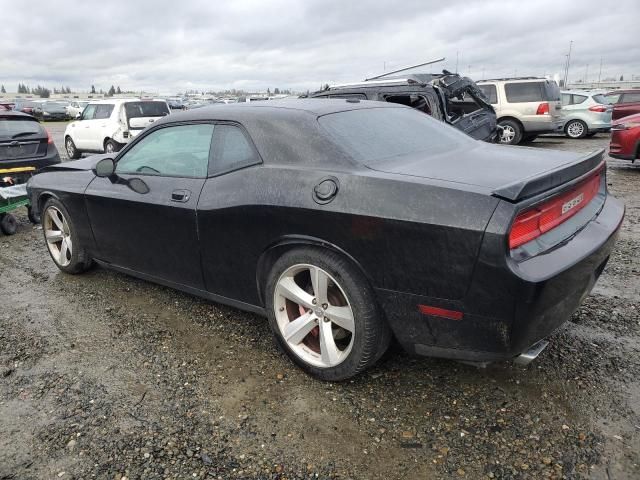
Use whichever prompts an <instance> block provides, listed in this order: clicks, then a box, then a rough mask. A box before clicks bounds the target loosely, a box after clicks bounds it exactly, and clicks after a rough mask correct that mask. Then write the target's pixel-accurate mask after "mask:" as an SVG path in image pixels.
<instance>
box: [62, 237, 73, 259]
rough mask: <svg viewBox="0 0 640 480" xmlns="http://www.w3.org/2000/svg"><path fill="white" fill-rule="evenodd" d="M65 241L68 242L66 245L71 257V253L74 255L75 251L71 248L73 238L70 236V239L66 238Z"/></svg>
mask: <svg viewBox="0 0 640 480" xmlns="http://www.w3.org/2000/svg"><path fill="white" fill-rule="evenodd" d="M64 241H65V242H66V244H67V249H68V250H69V255H71V253H72V251H73V250H72V248H71V246H72V245H71V236H69V237H67V238H65V239H64Z"/></svg>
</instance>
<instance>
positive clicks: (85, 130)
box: [64, 99, 170, 159]
mask: <svg viewBox="0 0 640 480" xmlns="http://www.w3.org/2000/svg"><path fill="white" fill-rule="evenodd" d="M169 112H170V111H169V106H168V105H167V102H166V101H165V100H140V99H117V100H100V101H95V102H90V103H89V104H88V105H87V106H86V107H85V108H84V110H83V112H82V115H81V116H80V117H79V118H78V120H76V121H74V122H71V123H70V124H69V125H67V128H66V130H65V132H64V146H65V150H66V151H67V155H68V156H69V158H72V159H76V158H80V155H82V153H84V152H94V153H113V152H117V151H118V150H120V149H121V148H122V147H123V146H124V145H126V144H127V143H129V142H130V141H131V139H132V138H134V137H135V136H136V135H138V133H140V132H141V131H142V130H144V128H145V127H147V126H149V125H151V124H152V123H153V122H155V121H156V120H157V119H159V118H162V117H164V116H166V115H169Z"/></svg>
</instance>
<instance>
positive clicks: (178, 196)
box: [171, 190, 191, 202]
mask: <svg viewBox="0 0 640 480" xmlns="http://www.w3.org/2000/svg"><path fill="white" fill-rule="evenodd" d="M189 198H191V192H190V191H189V190H174V191H173V192H171V201H172V202H188V201H189Z"/></svg>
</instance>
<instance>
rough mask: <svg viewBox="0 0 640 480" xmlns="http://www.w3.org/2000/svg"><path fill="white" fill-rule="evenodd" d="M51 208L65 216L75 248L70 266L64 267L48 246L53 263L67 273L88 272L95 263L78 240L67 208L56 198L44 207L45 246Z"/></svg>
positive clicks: (43, 228)
mask: <svg viewBox="0 0 640 480" xmlns="http://www.w3.org/2000/svg"><path fill="white" fill-rule="evenodd" d="M50 208H55V209H57V210H58V211H59V212H60V213H61V214H62V215H63V216H64V219H65V220H66V222H67V225H68V227H69V235H70V237H71V242H72V245H73V248H71V259H70V263H69V264H68V265H62V264H61V263H60V262H59V261H58V259H56V258H55V257H54V255H53V253H52V251H51V248H49V246H48V245H47V250H48V251H49V255H50V256H51V259H52V260H53V263H55V264H56V266H57V267H58V268H59V269H60V270H62V271H63V272H65V273H71V274H76V273H82V272H85V271H87V270H88V269H89V268H91V266H92V264H93V261H92V260H91V258H90V257H89V255H88V254H87V252H86V250H85V249H84V247H83V246H82V242H81V241H80V239H79V238H78V233H77V231H76V228H75V224H74V223H73V219H72V218H71V216H70V215H69V212H68V210H67V209H66V208H65V206H64V204H63V203H62V202H60V201H59V200H57V199H55V198H49V199H48V200H47V201H46V202H45V204H44V206H43V207H42V220H43V221H42V233H43V236H44V241H45V244H46V242H47V230H46V226H47V219H46V217H47V215H48V210H49V209H50Z"/></svg>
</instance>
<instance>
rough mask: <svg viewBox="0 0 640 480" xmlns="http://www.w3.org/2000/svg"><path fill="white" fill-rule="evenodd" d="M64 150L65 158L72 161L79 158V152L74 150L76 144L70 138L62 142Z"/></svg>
mask: <svg viewBox="0 0 640 480" xmlns="http://www.w3.org/2000/svg"><path fill="white" fill-rule="evenodd" d="M64 148H65V150H66V151H67V156H68V157H69V158H70V159H72V160H77V159H78V158H80V152H79V151H78V149H77V148H76V144H75V143H74V142H73V139H72V138H71V137H67V138H66V139H65V141H64Z"/></svg>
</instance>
